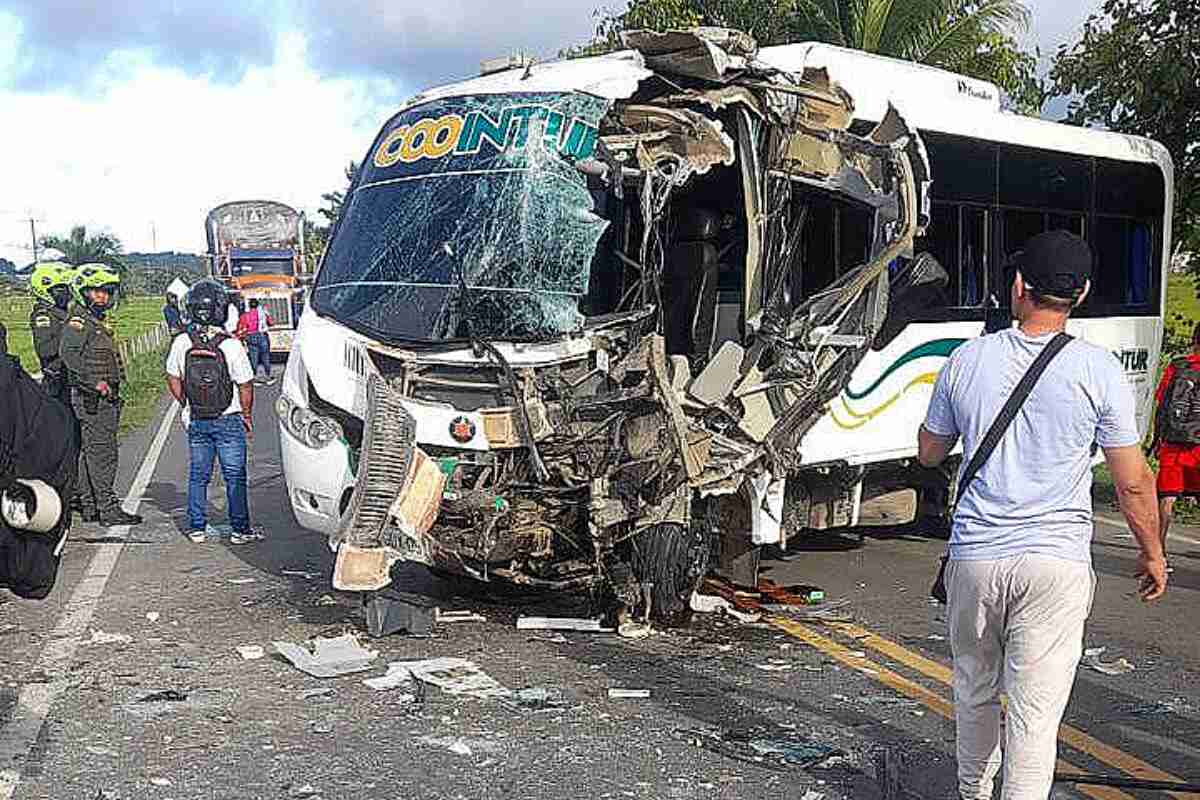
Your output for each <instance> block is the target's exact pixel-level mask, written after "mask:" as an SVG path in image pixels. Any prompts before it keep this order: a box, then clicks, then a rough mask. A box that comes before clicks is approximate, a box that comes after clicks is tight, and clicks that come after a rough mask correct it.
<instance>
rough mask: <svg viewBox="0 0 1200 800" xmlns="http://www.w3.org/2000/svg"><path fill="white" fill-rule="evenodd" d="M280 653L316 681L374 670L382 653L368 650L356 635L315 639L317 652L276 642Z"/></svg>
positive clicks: (287, 643) (314, 648) (295, 645)
mask: <svg viewBox="0 0 1200 800" xmlns="http://www.w3.org/2000/svg"><path fill="white" fill-rule="evenodd" d="M272 644H273V645H274V646H275V650H276V652H278V653H279V654H280V655H281V656H283V657H284V658H286V659H287V660H288V661H290V662H291V663H292V665H293V666H294V667H296V669H298V670H300V671H301V672H304V673H307V674H309V675H312V676H313V677H314V678H335V677H337V676H338V675H348V674H350V673H352V672H363V671H364V670H368V669H370V668H371V662H373V661H374V660H375V659H376V658H377V657H378V656H379V653H378V652H376V651H374V650H368V649H366V648H365V647H363V646H362V645H361V644H359V642H358V637H356V636H355V635H354V634H352V633H347V634H345V635H343V636H337V637H334V638H332V639H322V638H318V639H314V640H313V641H312V645H313V649H312V651H309V650H308V649H306V648H304V647H301V646H300V645H297V644H293V643H291V642H272Z"/></svg>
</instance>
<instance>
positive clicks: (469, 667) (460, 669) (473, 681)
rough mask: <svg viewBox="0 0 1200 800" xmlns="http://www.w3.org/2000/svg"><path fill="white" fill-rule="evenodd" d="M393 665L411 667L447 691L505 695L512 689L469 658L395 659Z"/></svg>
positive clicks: (420, 677)
mask: <svg viewBox="0 0 1200 800" xmlns="http://www.w3.org/2000/svg"><path fill="white" fill-rule="evenodd" d="M393 668H395V669H397V670H399V669H403V670H405V671H407V672H408V673H409V674H410V675H412V677H414V678H416V679H417V680H419V681H421V682H422V683H429V684H432V685H434V686H436V687H438V688H439V689H441V690H442V691H443V692H446V693H447V694H463V695H468V696H470V697H503V696H506V695H508V694H509V693H510V692H509V690H508V689H506V688H504V687H503V686H501V685H500V684H499V683H498V682H497V681H496V679H495V678H493V677H492V676H491V675H488V674H487V673H486V672H484V671H483V670H481V669H480V668H479V667H478V666H477V665H476V664H475V663H474V662H473V661H468V660H467V659H465V658H429V659H425V660H424V661H393V662H391V663H390V664H388V671H389V672H390V671H391V670H392V669H393ZM385 677H386V676H385Z"/></svg>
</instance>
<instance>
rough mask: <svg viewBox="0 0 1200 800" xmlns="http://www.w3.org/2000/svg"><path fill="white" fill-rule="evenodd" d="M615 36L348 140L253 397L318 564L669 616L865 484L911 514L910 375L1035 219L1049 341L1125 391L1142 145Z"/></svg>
mask: <svg viewBox="0 0 1200 800" xmlns="http://www.w3.org/2000/svg"><path fill="white" fill-rule="evenodd" d="M628 43H629V44H630V45H631V50H629V51H626V52H622V53H617V54H613V55H609V56H603V57H597V58H587V59H579V60H573V61H565V62H559V63H553V64H546V65H537V66H532V67H526V68H522V69H518V70H512V71H508V72H504V73H500V74H494V75H486V76H483V77H480V78H478V79H475V80H471V81H467V82H464V83H460V84H456V85H452V86H447V87H443V88H439V89H435V90H432V91H429V92H426V93H424V94H422V95H420V96H418V97H416V98H414V99H413V100H412V101H411V102H410V103H408V104H407V105H406V106H405V107H403V108H402V109H401V110H400V111H399V112H398V113H397V114H396V115H395V116H394V117H392V119H390V120H389V121H388V123H387V124H386V125H385V126H384V128H383V130H382V131H381V132H380V134H379V136H378V138H377V139H376V141H375V142H374V143H373V145H372V147H371V150H370V151H369V153H368V155H367V158H366V159H365V161H364V164H363V168H362V169H361V170H360V171H359V174H358V176H357V177H356V180H355V182H354V185H353V186H352V188H351V191H350V193H349V196H348V198H347V203H346V207H345V211H344V213H343V215H342V218H341V220H340V221H339V222H338V224H337V226H336V228H335V230H334V233H333V237H332V240H331V243H330V246H329V248H328V250H327V251H326V253H325V256H324V259H323V261H322V266H321V270H320V273H319V276H318V279H317V281H316V285H315V287H314V290H313V293H312V301H311V310H312V312H314V313H310V314H306V315H305V317H304V318H303V319H302V321H301V325H300V328H299V331H298V333H297V337H296V340H295V343H294V347H293V350H292V353H291V357H290V359H289V362H288V366H287V370H286V373H285V378H284V384H283V392H282V395H281V397H280V400H279V402H278V404H277V412H278V414H279V417H280V426H281V440H282V453H283V464H284V473H285V477H286V481H287V486H288V494H289V500H290V506H291V507H292V509H293V511H294V513H295V516H296V518H297V520H298V521H299V523H300V524H301V525H302V526H304V527H306V528H310V529H313V530H315V531H319V532H321V533H323V534H325V535H327V536H328V537H329V540H330V545H331V547H332V548H334V549H335V550H336V552H337V559H336V566H335V569H334V576H333V582H334V585H335V586H336V587H337V588H340V589H346V590H353V591H362V592H365V593H367V595H366V598H367V602H368V604H370V603H373V602H383V601H379V600H378V599H377V598H378V597H379V596H378V595H375V594H373V593H375V592H377V591H379V590H381V589H384V588H385V587H388V586H389V584H390V583H391V577H392V574H393V570H394V569H395V568H396V566H397V565H398V564H400V563H405V562H416V563H418V564H422V565H425V566H427V567H431V568H434V569H437V570H444V571H449V572H454V573H458V574H461V575H466V576H470V577H472V578H476V579H478V580H483V581H490V580H503V581H508V582H513V583H517V584H522V585H527V586H533V587H540V588H544V589H550V590H562V591H590V592H592V593H593V594H594V595H595V596H599V597H602V598H605V599H607V600H608V601H610V603H611V605H612V607H613V608H620V609H626V610H628V611H630V612H632V613H636V614H645V615H650V614H653V615H654V616H655V617H657V618H660V619H667V620H669V619H671V618H672V617H675V616H676V615H678V614H679V613H680V612H682V611H683V610H684V609H685V608H686V607H687V602H688V598H689V597H690V595H691V593H692V591H693V589H694V588H695V587H696V585H697V583H698V582H699V580H700V579H701V577H702V576H703V575H704V574H705V573H706V572H707V571H708V570H710V569H717V570H718V571H720V572H723V573H724V574H726V575H727V576H729V577H730V578H732V579H733V580H735V581H736V582H738V583H742V584H748V585H754V584H755V582H756V574H757V565H758V553H759V552H760V550H761V548H762V547H763V546H764V545H772V544H774V545H779V546H785V545H786V543H787V540H788V538H789V537H791V536H796V535H800V534H802V533H803V532H805V531H808V530H814V529H824V528H829V527H834V526H842V525H847V524H851V523H853V522H855V521H856V517H857V508H858V505H859V504H860V503H861V502H862V501H863V499H864V498H867V497H870V496H872V495H873V494H877V493H879V492H883V491H888V490H891V489H895V488H898V487H910V488H915V489H918V490H919V491H920V492H921V493H922V494H923V495H924V496H926V497H927V498H930V497H932V498H934V502H936V503H940V504H942V505H943V506H944V504H945V503H946V502H947V501H948V491H947V487H948V485H949V481H948V478H947V476H946V475H945V474H943V473H936V472H929V471H925V470H921V469H918V468H917V467H916V466H915V464H914V463H913V461H912V459H913V457H914V455H915V441H916V429H917V425H918V424H919V423H920V420H921V419H922V417H923V413H924V409H925V404H926V402H927V399H928V396H929V390H930V386H929V384H930V383H931V381H932V377H933V376H934V375H935V374H936V372H937V370H938V368H939V366H940V364H941V361H942V360H943V359H944V358H945V357H946V356H947V355H948V354H949V353H950V352H951V351H952V350H953V348H954V347H955V346H957V344H958V343H960V342H962V341H963V340H965V339H967V338H970V337H972V336H977V335H979V334H980V333H981V332H982V331H983V329H984V326H985V321H986V319H987V318H988V317H989V316H990V317H991V318H992V319H993V320H996V319H998V318H999V316H998V315H999V313H1000V312H1002V311H1003V309H1002V307H1001V308H999V309H998V310H993V311H992V313H991V314H990V315H989V313H988V309H989V306H996V307H999V306H1001V304H1002V303H1003V302H1004V301H1005V300H1006V298H1007V294H1008V293H1007V290H1006V289H1005V288H1004V284H1003V280H1004V274H1003V273H1004V270H1003V265H1004V262H1005V258H1004V254H1005V253H1009V252H1012V251H1013V250H1015V249H1017V247H1019V246H1020V244H1021V243H1022V242H1023V241H1024V240H1025V239H1026V238H1028V237H1029V236H1031V235H1033V234H1034V233H1038V232H1041V230H1043V229H1045V228H1047V227H1069V228H1072V229H1074V230H1077V231H1080V232H1082V233H1083V234H1084V235H1085V236H1088V237H1089V239H1090V240H1091V241H1092V242H1093V243H1094V245H1095V247H1096V249H1097V251H1098V253H1099V265H1098V273H1097V281H1096V283H1097V289H1096V291H1095V292H1094V296H1093V299H1092V300H1091V301H1089V304H1088V307H1087V309H1085V310H1084V313H1083V314H1081V315H1080V319H1077V320H1075V321H1074V322H1073V326H1074V327H1073V331H1074V332H1075V333H1077V334H1079V335H1082V336H1084V337H1085V338H1088V339H1090V340H1093V341H1097V342H1102V343H1104V344H1105V345H1107V346H1109V347H1110V348H1111V349H1112V350H1114V351H1115V352H1118V353H1125V354H1126V355H1125V356H1123V357H1124V358H1125V359H1126V367H1127V369H1128V371H1129V373H1130V375H1131V379H1133V380H1136V381H1138V382H1139V383H1140V384H1141V385H1142V391H1143V396H1142V397H1143V401H1145V400H1146V398H1147V396H1148V392H1149V388H1150V387H1149V380H1150V373H1149V370H1150V369H1152V365H1153V364H1154V362H1155V361H1156V360H1157V356H1158V348H1159V338H1160V330H1161V324H1160V323H1161V313H1162V294H1163V278H1162V275H1163V271H1162V269H1161V266H1160V265H1161V264H1163V263H1164V260H1165V258H1164V257H1165V255H1166V254H1167V253H1169V250H1170V240H1169V237H1170V231H1169V219H1170V207H1169V205H1170V164H1169V161H1168V160H1167V159H1166V157H1165V154H1164V153H1163V151H1162V149H1161V148H1159V147H1158V146H1157V145H1154V144H1153V143H1150V142H1145V141H1142V140H1133V139H1129V138H1127V137H1116V136H1112V135H1109V134H1101V133H1096V132H1090V131H1078V130H1075V129H1068V128H1065V127H1063V126H1055V125H1048V124H1047V123H1040V122H1036V121H1033V120H1026V119H1022V118H1018V117H1015V116H1011V115H1007V114H1001V113H1000V112H999V108H998V105H997V102H996V98H997V93H996V90H995V89H994V87H990V86H989V85H988V84H981V83H979V82H976V81H970V80H968V79H964V78H960V77H959V76H955V75H950V74H948V73H944V72H939V71H936V70H927V69H924V68H919V67H915V66H914V65H910V64H904V63H902V62H894V61H888V60H886V59H875V58H873V57H870V56H864V55H862V54H852V53H848V52H846V51H839V50H836V49H835V48H828V47H824V46H813V45H795V46H787V47H779V48H767V49H763V50H761V51H760V50H758V49H757V47H756V46H755V44H754V42H753V40H750V39H748V38H747V37H745V36H744V35H741V34H738V33H736V32H730V31H722V30H715V29H701V30H698V31H692V32H679V33H672V34H653V33H635V34H631V35H629V36H628ZM827 68H828V69H827ZM937 92H942V93H943V95H944V96H938V95H937V94H936V93H937ZM893 100H894V101H895V102H894V103H893V102H891V101H893ZM939 168H940V169H942V170H944V172H942V173H939ZM1117 183H1119V184H1120V191H1119V192H1118V191H1116V184H1117ZM993 300H994V301H993ZM1129 354H1132V355H1129ZM1144 410H1147V409H1144ZM392 588H395V587H392ZM372 618H373V617H372V615H371V614H368V619H369V620H370V619H372ZM375 618H378V615H375Z"/></svg>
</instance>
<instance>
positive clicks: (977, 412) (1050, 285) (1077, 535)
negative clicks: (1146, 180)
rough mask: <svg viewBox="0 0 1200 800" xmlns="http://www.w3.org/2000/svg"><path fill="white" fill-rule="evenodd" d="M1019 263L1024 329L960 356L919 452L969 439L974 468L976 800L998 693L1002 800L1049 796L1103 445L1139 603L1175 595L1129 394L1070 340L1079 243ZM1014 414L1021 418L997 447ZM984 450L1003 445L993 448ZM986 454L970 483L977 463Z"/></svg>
mask: <svg viewBox="0 0 1200 800" xmlns="http://www.w3.org/2000/svg"><path fill="white" fill-rule="evenodd" d="M1013 266H1014V267H1015V274H1013V276H1012V288H1011V298H1012V312H1013V316H1014V317H1015V318H1016V320H1017V322H1018V326H1017V327H1015V328H1009V329H1006V330H1003V331H1000V332H998V333H994V334H990V335H987V336H981V337H979V338H978V339H974V340H972V341H970V342H968V343H966V344H964V345H963V346H962V347H960V348H959V349H958V350H957V351H955V353H954V354H953V355H952V356H951V357H950V358H949V360H948V361H947V362H946V364H945V366H944V367H943V368H942V371H941V374H940V375H939V376H938V380H937V383H936V384H935V386H934V390H933V397H932V398H931V400H930V403H929V411H928V414H927V416H926V418H925V423H924V425H923V426H922V429H921V431H920V433H919V442H918V445H919V459H920V461H921V463H922V464H924V465H926V466H935V465H937V464H939V463H941V462H942V461H943V460H944V459H945V458H946V457H947V455H948V454H949V453H950V450H951V449H952V448H953V447H954V444H955V442H956V441H957V440H958V439H959V437H962V442H963V460H964V463H965V464H967V465H968V466H967V467H965V468H964V470H963V472H964V473H965V475H964V477H963V480H966V481H967V483H965V484H960V496H959V498H958V505H957V507H956V509H955V513H954V520H953V524H952V528H951V538H950V551H949V562H948V563H947V568H946V590H947V595H948V607H947V613H946V619H947V622H948V625H949V633H950V644H951V650H952V652H953V655H954V705H955V716H956V723H957V733H958V737H957V738H958V741H957V751H958V752H957V755H958V780H959V793H960V794H961V796H962V797H963V798H964V799H965V800H982V798H991V797H992V788H993V783H994V781H995V779H996V775H997V773H998V772H999V770H1000V766H1001V757H1000V754H1001V749H1002V748H1001V746H1000V735H1001V731H1002V726H1001V705H1000V698H1001V695H1002V694H1006V695H1007V697H1008V708H1007V714H1006V717H1005V720H1006V721H1005V724H1004V725H1003V733H1004V736H1005V743H1004V747H1003V753H1004V758H1003V762H1004V763H1003V766H1004V775H1003V781H1002V783H1003V793H1002V796H1003V797H1004V798H1006V800H1018V798H1019V799H1020V800H1035V798H1036V800H1045V799H1046V797H1048V796H1049V794H1050V786H1051V782H1052V780H1053V774H1054V764H1055V757H1056V745H1057V735H1058V725H1059V722H1060V720H1061V719H1062V716H1063V712H1064V711H1065V710H1066V705H1067V699H1068V698H1069V697H1070V694H1071V686H1072V684H1073V683H1074V680H1075V669H1076V666H1077V665H1078V663H1079V659H1080V656H1081V655H1082V648H1083V626H1084V622H1085V620H1086V619H1087V616H1088V614H1089V613H1090V611H1091V606H1092V596H1093V592H1094V589H1095V583H1096V579H1095V575H1094V573H1093V572H1092V566H1091V539H1092V497H1091V488H1092V470H1091V466H1092V456H1093V454H1094V453H1095V451H1096V448H1097V447H1098V448H1101V449H1103V451H1104V457H1105V460H1106V461H1107V462H1108V466H1109V469H1110V470H1111V471H1112V474H1113V479H1114V481H1115V483H1116V486H1117V496H1118V499H1119V501H1120V505H1121V511H1122V512H1123V513H1124V515H1125V519H1126V520H1127V522H1128V523H1129V527H1130V529H1131V530H1132V531H1133V534H1134V536H1135V537H1136V539H1137V541H1138V544H1139V545H1140V548H1141V553H1140V555H1139V557H1138V567H1139V572H1138V577H1139V578H1140V579H1141V587H1140V595H1141V598H1142V600H1144V601H1150V600H1155V599H1157V598H1158V597H1160V596H1161V595H1162V594H1163V592H1164V591H1165V590H1166V584H1167V576H1166V563H1165V561H1164V560H1163V552H1162V546H1161V544H1160V541H1159V537H1158V506H1157V500H1156V496H1155V490H1154V476H1153V473H1151V471H1150V468H1149V467H1148V466H1147V464H1146V461H1145V459H1144V457H1143V456H1142V451H1141V448H1140V446H1139V444H1140V441H1141V437H1140V436H1139V435H1138V430H1137V422H1136V419H1135V404H1134V398H1133V392H1132V390H1131V389H1130V387H1129V385H1128V384H1127V383H1126V381H1125V376H1124V374H1123V372H1122V369H1121V366H1120V364H1118V363H1117V360H1116V359H1115V358H1114V357H1113V356H1112V354H1111V353H1109V352H1108V351H1106V350H1104V349H1103V348H1100V347H1097V346H1095V345H1092V344H1088V343H1087V342H1083V341H1080V340H1078V339H1070V338H1069V337H1066V336H1065V333H1064V331H1065V328H1066V325H1067V319H1068V317H1070V315H1071V311H1072V310H1073V309H1074V308H1075V307H1077V306H1078V305H1079V304H1081V303H1082V302H1083V301H1084V300H1085V299H1086V297H1087V294H1088V290H1089V289H1090V288H1091V272H1092V253H1091V250H1090V249H1089V248H1088V246H1087V244H1086V243H1085V242H1084V241H1083V240H1082V239H1080V238H1079V237H1077V236H1075V235H1074V234H1071V233H1067V232H1066V231H1052V232H1049V233H1044V234H1041V235H1039V236H1035V237H1034V238H1033V239H1030V240H1029V242H1027V243H1026V246H1025V248H1024V250H1023V251H1021V252H1020V253H1018V254H1017V255H1016V257H1015V258H1014V260H1013ZM1052 343H1053V344H1052ZM1044 351H1046V352H1047V356H1046V357H1043V358H1041V359H1039V355H1041V354H1042V353H1043V352H1044ZM1035 361H1038V362H1039V363H1038V366H1039V367H1042V368H1044V371H1043V372H1041V377H1040V378H1039V379H1037V380H1035V381H1032V383H1031V382H1030V381H1028V380H1027V381H1024V383H1025V385H1026V388H1027V387H1028V386H1029V385H1030V384H1031V385H1032V390H1031V391H1029V392H1028V394H1026V395H1025V399H1024V402H1022V403H1021V404H1020V405H1019V406H1018V405H1015V404H1014V405H1009V404H1008V403H1007V401H1008V399H1009V397H1010V396H1012V395H1014V394H1015V391H1014V390H1016V389H1017V386H1018V384H1021V383H1023V381H1022V378H1023V377H1024V376H1025V375H1026V374H1027V373H1029V372H1031V370H1030V368H1031V366H1033V365H1034V364H1035ZM1034 372H1036V370H1035V371H1034ZM1017 396H1018V397H1019V396H1020V394H1017ZM1005 406H1008V407H1009V408H1010V410H1011V409H1014V408H1015V409H1016V410H1015V415H1014V416H1011V419H1010V422H1009V424H1008V425H1007V426H1000V427H998V428H997V431H998V433H993V434H992V435H991V436H988V432H989V429H990V428H991V427H992V423H993V421H995V420H996V419H997V418H998V417H1001V415H1002V409H1004V408H1005ZM999 431H1003V432H1002V433H999ZM997 437H998V438H997ZM985 439H990V440H991V441H992V442H994V445H992V446H991V447H989V446H984V445H983V442H984V441H985ZM989 450H990V455H987V456H986V457H985V458H984V460H983V461H982V462H980V463H981V466H978V467H977V470H976V471H974V472H972V471H971V470H970V465H971V462H972V460H973V457H974V456H975V455H976V454H977V452H979V453H980V454H981V456H982V455H983V454H986V453H988V452H989ZM972 474H973V478H972V477H971V475H972Z"/></svg>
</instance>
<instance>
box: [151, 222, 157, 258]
mask: <svg viewBox="0 0 1200 800" xmlns="http://www.w3.org/2000/svg"><path fill="white" fill-rule="evenodd" d="M150 242H151V247H150V250H151V252H154V253H157V252H158V228H157V227H155V225H154V223H153V222H151V223H150Z"/></svg>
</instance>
